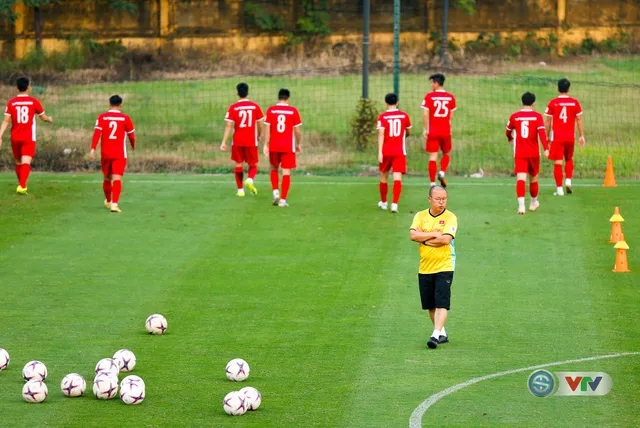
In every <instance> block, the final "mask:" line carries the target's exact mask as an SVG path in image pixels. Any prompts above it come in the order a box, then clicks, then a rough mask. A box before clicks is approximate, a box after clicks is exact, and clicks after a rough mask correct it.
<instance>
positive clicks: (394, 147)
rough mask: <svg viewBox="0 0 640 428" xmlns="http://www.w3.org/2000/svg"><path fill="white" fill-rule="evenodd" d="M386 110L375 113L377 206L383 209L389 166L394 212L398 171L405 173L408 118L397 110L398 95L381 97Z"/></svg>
mask: <svg viewBox="0 0 640 428" xmlns="http://www.w3.org/2000/svg"><path fill="white" fill-rule="evenodd" d="M384 102H385V103H386V104H387V111H385V112H384V113H382V114H381V115H380V116H378V162H380V202H378V206H379V207H380V208H381V209H383V210H386V209H387V206H388V204H387V192H388V189H389V184H388V180H389V171H390V170H391V169H393V201H392V202H391V212H392V213H397V212H398V201H399V200H400V193H401V192H402V174H404V173H406V172H407V147H406V145H405V139H406V137H408V136H409V133H410V131H409V130H410V129H411V120H410V119H409V115H408V114H407V113H405V112H403V111H400V110H398V96H397V95H396V94H387V96H385V97H384Z"/></svg>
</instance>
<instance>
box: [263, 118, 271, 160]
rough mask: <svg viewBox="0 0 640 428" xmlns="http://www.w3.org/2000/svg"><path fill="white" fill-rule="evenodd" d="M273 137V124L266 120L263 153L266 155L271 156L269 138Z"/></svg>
mask: <svg viewBox="0 0 640 428" xmlns="http://www.w3.org/2000/svg"><path fill="white" fill-rule="evenodd" d="M270 139H271V125H269V124H268V123H266V122H265V124H264V147H263V149H262V153H264V155H265V156H266V157H269V140H270Z"/></svg>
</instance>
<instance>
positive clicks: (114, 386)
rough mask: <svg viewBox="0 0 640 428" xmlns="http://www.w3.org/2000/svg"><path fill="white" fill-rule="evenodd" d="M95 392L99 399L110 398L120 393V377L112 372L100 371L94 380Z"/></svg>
mask: <svg viewBox="0 0 640 428" xmlns="http://www.w3.org/2000/svg"><path fill="white" fill-rule="evenodd" d="M93 394H94V395H95V396H96V398H97V399H98V400H110V399H112V398H113V397H115V396H116V395H118V378H117V376H115V375H114V374H113V373H111V372H100V373H98V374H97V375H96V378H95V379H94V381H93Z"/></svg>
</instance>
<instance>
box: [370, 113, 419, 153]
mask: <svg viewBox="0 0 640 428" xmlns="http://www.w3.org/2000/svg"><path fill="white" fill-rule="evenodd" d="M377 129H384V143H383V144H382V155H383V156H401V155H406V154H407V147H406V144H405V140H406V135H407V131H406V130H407V129H411V119H409V115H408V114H407V113H405V112H403V111H400V110H398V109H393V110H387V111H385V112H384V113H382V114H381V115H380V116H378V128H377Z"/></svg>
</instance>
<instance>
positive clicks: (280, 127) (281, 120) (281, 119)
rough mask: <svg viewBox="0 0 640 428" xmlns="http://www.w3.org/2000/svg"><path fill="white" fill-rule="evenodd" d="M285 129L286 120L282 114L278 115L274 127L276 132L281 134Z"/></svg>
mask: <svg viewBox="0 0 640 428" xmlns="http://www.w3.org/2000/svg"><path fill="white" fill-rule="evenodd" d="M285 129H287V118H286V117H285V115H283V114H279V115H278V124H277V125H276V130H277V131H278V132H279V133H281V134H282V133H283V132H284V130H285Z"/></svg>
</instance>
